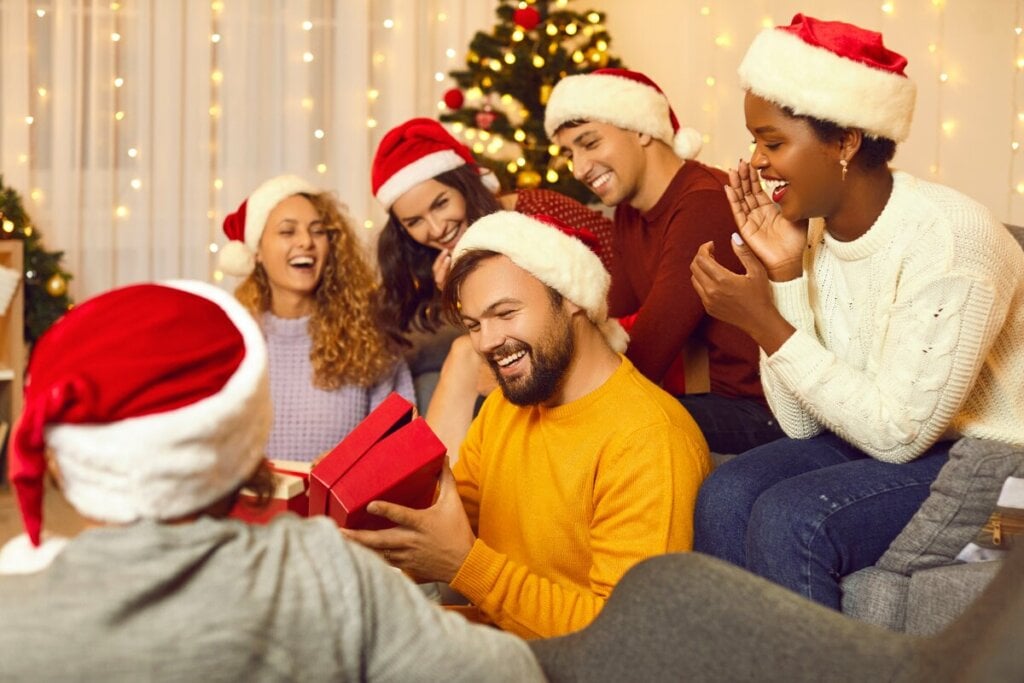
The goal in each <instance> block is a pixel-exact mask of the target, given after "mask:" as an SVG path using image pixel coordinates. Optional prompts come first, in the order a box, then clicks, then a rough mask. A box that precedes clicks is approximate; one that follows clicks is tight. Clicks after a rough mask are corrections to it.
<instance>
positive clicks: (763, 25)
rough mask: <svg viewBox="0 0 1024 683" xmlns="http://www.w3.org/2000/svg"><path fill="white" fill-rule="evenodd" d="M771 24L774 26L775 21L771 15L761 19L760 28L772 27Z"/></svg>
mask: <svg viewBox="0 0 1024 683" xmlns="http://www.w3.org/2000/svg"><path fill="white" fill-rule="evenodd" d="M773 26H775V21H774V20H773V19H772V18H771V17H765V18H763V19H761V28H772V27H773Z"/></svg>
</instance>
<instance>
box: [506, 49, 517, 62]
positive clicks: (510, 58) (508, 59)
mask: <svg viewBox="0 0 1024 683" xmlns="http://www.w3.org/2000/svg"><path fill="white" fill-rule="evenodd" d="M505 63H506V64H515V63H516V56H515V55H514V54H512V53H511V52H508V53H506V54H505Z"/></svg>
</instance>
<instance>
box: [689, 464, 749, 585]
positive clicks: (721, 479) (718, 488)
mask: <svg viewBox="0 0 1024 683" xmlns="http://www.w3.org/2000/svg"><path fill="white" fill-rule="evenodd" d="M763 488H764V483H763V480H762V478H761V477H760V476H759V475H758V473H757V471H756V469H754V468H747V467H743V466H742V462H741V461H740V460H732V461H730V462H727V463H725V464H724V465H722V466H721V467H720V468H718V469H717V470H715V471H714V472H712V473H711V475H710V476H709V477H708V478H707V479H705V480H704V483H703V484H702V485H701V488H700V491H699V492H698V493H697V504H696V508H695V510H694V519H693V549H694V550H696V551H698V552H703V553H707V554H708V555H713V556H715V557H718V558H721V559H723V560H727V561H729V562H732V563H733V564H736V565H738V566H741V567H742V566H744V552H743V539H744V537H745V535H746V529H747V519H748V517H749V515H750V510H751V508H752V507H753V505H754V502H755V501H756V500H757V499H758V497H759V496H760V495H761V491H762V489H763Z"/></svg>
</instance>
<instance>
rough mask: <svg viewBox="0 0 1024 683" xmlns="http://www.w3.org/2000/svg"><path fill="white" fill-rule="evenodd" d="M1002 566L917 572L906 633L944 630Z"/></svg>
mask: <svg viewBox="0 0 1024 683" xmlns="http://www.w3.org/2000/svg"><path fill="white" fill-rule="evenodd" d="M1001 564H1002V562H974V563H971V564H954V565H949V566H946V567H935V568H934V569H926V570H924V571H920V572H915V573H914V575H913V576H912V577H910V586H909V590H908V592H907V597H906V604H907V608H906V620H905V622H904V625H903V630H904V631H906V632H907V633H911V634H914V635H922V636H924V635H931V634H933V633H938V632H939V631H941V630H942V629H944V628H945V627H946V626H947V625H949V624H951V623H952V622H953V620H954V619H956V618H957V617H959V616H960V615H961V614H963V612H964V610H966V609H967V606H968V605H969V604H971V603H972V602H974V601H975V600H976V599H977V598H978V596H979V595H981V593H982V591H984V590H985V586H987V585H988V584H989V582H990V581H991V580H992V578H993V577H994V576H995V575H996V573H997V572H998V571H999V567H1000V565H1001Z"/></svg>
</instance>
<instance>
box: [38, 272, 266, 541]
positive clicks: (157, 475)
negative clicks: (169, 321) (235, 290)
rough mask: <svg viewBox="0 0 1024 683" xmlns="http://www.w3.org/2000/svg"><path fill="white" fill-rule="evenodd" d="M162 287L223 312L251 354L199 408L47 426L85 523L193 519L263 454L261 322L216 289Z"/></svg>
mask: <svg viewBox="0 0 1024 683" xmlns="http://www.w3.org/2000/svg"><path fill="white" fill-rule="evenodd" d="M162 284H163V285H165V286H168V287H174V288H177V289H181V290H184V291H187V292H191V293H193V294H195V295H196V296H200V297H203V298H206V299H209V300H211V301H213V302H214V303H215V304H217V305H218V306H220V307H221V308H222V309H223V310H224V312H225V313H226V314H227V316H228V318H229V319H230V320H231V322H232V323H233V324H234V325H235V327H236V328H237V329H238V331H239V332H240V333H241V335H242V339H243V342H244V344H245V356H244V358H243V359H242V362H241V363H240V364H239V366H238V368H237V369H236V370H235V373H234V374H233V375H232V376H231V377H230V378H229V379H228V381H227V383H226V384H225V385H224V387H223V388H222V389H221V390H220V391H219V392H217V393H216V394H213V395H212V396H208V397H207V398H205V399H202V400H200V401H196V402H195V403H191V404H189V405H186V406H183V407H181V408H177V409H175V410H170V411H167V412H162V413H155V414H151V415H145V416H143V417H135V418H128V419H125V420H121V421H119V422H113V423H109V424H103V425H87V424H82V425H76V424H58V425H54V426H50V427H47V428H46V432H45V434H46V442H47V445H48V446H49V448H51V449H52V451H53V454H54V456H55V457H56V459H57V463H58V465H59V466H60V470H61V473H62V475H63V480H64V489H63V493H64V496H65V497H66V498H67V500H68V502H69V503H71V505H72V506H73V507H74V508H75V509H77V510H78V511H79V512H81V513H82V514H83V515H85V516H86V517H91V518H93V519H97V520H101V521H104V522H112V523H128V522H133V521H136V520H139V519H174V518H176V517H182V516H185V515H188V514H191V513H193V512H196V511H198V510H201V509H203V508H204V507H206V506H207V505H210V504H211V503H214V502H216V501H217V500H218V499H220V498H222V497H224V496H225V495H227V494H228V493H230V492H231V491H232V490H234V489H235V488H237V487H238V486H239V485H240V484H241V483H242V482H243V481H245V479H246V478H247V477H248V476H249V475H250V474H252V472H253V470H254V469H255V468H256V465H257V464H258V463H259V461H260V459H261V458H263V448H264V446H265V444H266V439H267V435H268V434H269V433H270V424H271V420H272V414H271V409H270V405H271V404H270V389H269V384H268V381H267V351H266V345H265V342H264V341H263V333H262V332H261V330H260V328H259V325H258V324H257V323H256V321H255V319H254V318H253V317H252V316H251V315H250V314H249V312H248V311H246V310H245V309H244V308H243V307H242V306H241V304H239V303H238V302H237V301H236V300H235V299H234V297H232V296H231V295H230V294H228V293H227V292H224V291H223V290H221V289H219V288H217V287H214V286H213V285H209V284H206V283H202V282H194V281H185V280H177V281H169V282H164V283H162Z"/></svg>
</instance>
